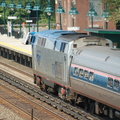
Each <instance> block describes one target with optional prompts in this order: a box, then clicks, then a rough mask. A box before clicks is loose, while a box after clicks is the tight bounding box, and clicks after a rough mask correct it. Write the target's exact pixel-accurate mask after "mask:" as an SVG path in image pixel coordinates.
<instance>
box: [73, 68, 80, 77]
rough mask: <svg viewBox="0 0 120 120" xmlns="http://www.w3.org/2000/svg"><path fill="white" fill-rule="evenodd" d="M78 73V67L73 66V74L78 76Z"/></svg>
mask: <svg viewBox="0 0 120 120" xmlns="http://www.w3.org/2000/svg"><path fill="white" fill-rule="evenodd" d="M78 74H79V69H78V68H77V67H75V68H74V75H76V76H78Z"/></svg>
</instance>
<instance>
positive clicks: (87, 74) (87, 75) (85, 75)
mask: <svg viewBox="0 0 120 120" xmlns="http://www.w3.org/2000/svg"><path fill="white" fill-rule="evenodd" d="M88 77H89V72H88V71H87V70H85V72H84V78H86V79H88Z"/></svg>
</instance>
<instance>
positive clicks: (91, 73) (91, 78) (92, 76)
mask: <svg viewBox="0 0 120 120" xmlns="http://www.w3.org/2000/svg"><path fill="white" fill-rule="evenodd" d="M89 80H91V81H93V80H94V73H93V72H90V75H89Z"/></svg>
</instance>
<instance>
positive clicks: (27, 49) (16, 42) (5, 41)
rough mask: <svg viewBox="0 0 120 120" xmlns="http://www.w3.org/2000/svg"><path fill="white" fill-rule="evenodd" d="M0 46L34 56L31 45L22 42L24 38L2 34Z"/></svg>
mask: <svg viewBox="0 0 120 120" xmlns="http://www.w3.org/2000/svg"><path fill="white" fill-rule="evenodd" d="M0 46H1V47H5V48H8V49H10V50H13V51H16V52H19V53H22V54H25V55H29V56H32V49H31V45H24V44H22V39H15V38H14V37H8V36H7V35H0Z"/></svg>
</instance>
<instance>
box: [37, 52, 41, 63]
mask: <svg viewBox="0 0 120 120" xmlns="http://www.w3.org/2000/svg"><path fill="white" fill-rule="evenodd" d="M40 53H41V51H39V50H37V54H36V59H37V62H38V65H40V59H41V56H40Z"/></svg>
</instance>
